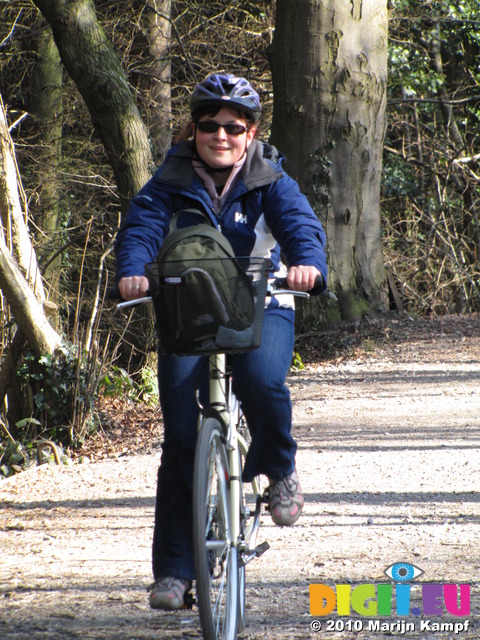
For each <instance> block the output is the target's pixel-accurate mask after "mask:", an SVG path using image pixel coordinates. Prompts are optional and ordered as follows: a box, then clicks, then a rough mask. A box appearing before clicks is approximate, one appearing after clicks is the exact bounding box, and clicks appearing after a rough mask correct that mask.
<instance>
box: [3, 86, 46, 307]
mask: <svg viewBox="0 0 480 640" xmlns="http://www.w3.org/2000/svg"><path fill="white" fill-rule="evenodd" d="M19 180H20V179H19V176H18V174H17V163H16V161H15V151H14V147H13V141H12V139H11V137H10V133H9V131H8V124H7V118H6V116H5V110H4V107H3V100H2V98H1V96H0V223H1V224H0V238H1V239H2V240H3V243H4V244H5V245H6V246H8V248H9V249H10V250H11V252H12V254H13V255H14V256H15V259H16V260H17V262H18V265H19V267H20V268H21V269H22V271H23V275H24V276H25V278H26V279H27V281H28V283H29V284H30V286H31V287H32V289H33V291H34V292H35V294H36V296H37V298H38V299H39V300H41V301H43V300H44V299H45V293H44V290H43V284H42V278H41V275H40V271H39V269H38V264H37V257H36V255H35V251H34V249H33V247H32V242H31V240H30V235H29V232H28V228H27V225H26V222H25V218H26V214H25V213H24V212H23V210H22V204H21V201H20V193H19V188H18V184H19ZM0 288H3V287H0Z"/></svg>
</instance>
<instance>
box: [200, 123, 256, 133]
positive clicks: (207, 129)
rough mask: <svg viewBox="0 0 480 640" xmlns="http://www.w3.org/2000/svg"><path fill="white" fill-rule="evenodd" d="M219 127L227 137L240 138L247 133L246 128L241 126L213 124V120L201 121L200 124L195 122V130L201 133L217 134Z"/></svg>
mask: <svg viewBox="0 0 480 640" xmlns="http://www.w3.org/2000/svg"><path fill="white" fill-rule="evenodd" d="M220 127H222V129H223V130H224V131H225V133H226V134H227V135H229V136H240V135H242V133H245V132H246V131H248V128H247V127H246V126H245V125H243V124H234V123H230V124H221V123H220V122H215V120H202V121H201V122H197V129H198V130H199V131H203V133H217V131H218V130H219V129H220Z"/></svg>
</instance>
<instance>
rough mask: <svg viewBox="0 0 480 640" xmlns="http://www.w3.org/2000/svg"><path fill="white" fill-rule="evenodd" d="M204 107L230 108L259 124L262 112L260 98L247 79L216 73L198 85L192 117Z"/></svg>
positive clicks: (195, 91) (195, 90)
mask: <svg viewBox="0 0 480 640" xmlns="http://www.w3.org/2000/svg"><path fill="white" fill-rule="evenodd" d="M204 107H220V108H222V107H229V108H232V109H238V110H239V111H242V112H243V113H245V114H247V116H249V117H250V118H251V119H252V120H253V122H257V121H258V120H259V118H260V114H261V112H262V107H261V105H260V96H259V95H258V93H257V92H256V91H255V89H253V87H252V85H251V84H250V83H249V82H248V80H245V78H237V77H236V76H234V75H233V74H231V73H224V74H222V73H214V74H212V75H211V76H208V78H205V80H203V82H200V84H197V86H196V87H195V89H194V90H193V93H192V96H191V98H190V112H191V114H192V117H195V114H196V113H197V112H198V111H199V110H200V109H202V110H203V108H204Z"/></svg>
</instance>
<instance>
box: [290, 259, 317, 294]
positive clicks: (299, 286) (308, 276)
mask: <svg viewBox="0 0 480 640" xmlns="http://www.w3.org/2000/svg"><path fill="white" fill-rule="evenodd" d="M319 276H320V278H321V279H322V280H323V278H322V274H321V273H320V271H319V270H318V269H317V268H316V267H312V266H307V265H298V266H296V267H290V269H289V270H288V274H287V284H288V288H289V289H292V290H293V291H310V290H311V289H313V288H314V287H315V286H317V284H318V281H317V283H316V282H315V280H316V279H317V278H318V277H319Z"/></svg>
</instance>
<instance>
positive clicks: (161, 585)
mask: <svg viewBox="0 0 480 640" xmlns="http://www.w3.org/2000/svg"><path fill="white" fill-rule="evenodd" d="M191 588H192V581H191V580H186V579H184V578H173V577H171V576H161V577H160V578H157V579H156V580H155V582H154V583H153V584H152V585H150V586H149V587H148V591H149V592H150V607H151V608H152V609H162V610H163V611H175V610H176V609H181V608H182V607H183V606H184V602H185V595H186V594H187V593H188V592H189V591H190V589H191Z"/></svg>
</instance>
